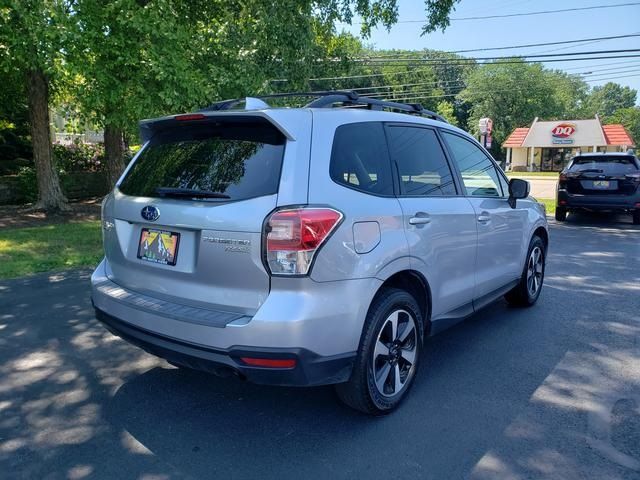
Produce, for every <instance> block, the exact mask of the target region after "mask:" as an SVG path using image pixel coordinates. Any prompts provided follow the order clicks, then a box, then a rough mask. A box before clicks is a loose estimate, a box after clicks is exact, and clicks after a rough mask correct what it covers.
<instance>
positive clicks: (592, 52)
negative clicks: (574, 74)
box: [352, 48, 640, 64]
mask: <svg viewBox="0 0 640 480" xmlns="http://www.w3.org/2000/svg"><path fill="white" fill-rule="evenodd" d="M633 52H640V48H626V49H621V50H587V51H583V52H569V53H548V54H547V53H543V54H537V55H508V56H502V57H462V58H456V59H446V58H402V57H362V58H356V59H352V60H355V61H358V62H361V63H364V62H371V63H377V62H407V61H411V62H420V63H431V62H443V61H444V62H448V63H453V64H455V63H458V62H463V61H464V62H474V61H478V60H505V59H513V58H514V57H515V58H542V57H552V58H555V57H573V56H577V55H603V54H612V53H633ZM378 58H380V59H381V60H377V59H378ZM542 61H544V60H542Z"/></svg>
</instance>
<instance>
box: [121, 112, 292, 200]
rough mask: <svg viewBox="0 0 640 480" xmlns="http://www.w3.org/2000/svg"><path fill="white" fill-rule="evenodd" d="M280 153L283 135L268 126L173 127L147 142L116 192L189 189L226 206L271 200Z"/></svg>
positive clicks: (211, 124) (277, 178) (152, 193)
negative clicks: (266, 197) (215, 195)
mask: <svg viewBox="0 0 640 480" xmlns="http://www.w3.org/2000/svg"><path fill="white" fill-rule="evenodd" d="M284 148H285V138H284V136H283V135H282V134H281V133H280V132H279V131H278V130H277V129H276V128H275V127H273V126H272V125H271V124H269V123H268V122H266V121H261V122H255V123H251V122H242V123H231V122H221V121H216V122H204V123H202V124H200V123H198V124H189V125H184V126H177V127H176V128H174V129H171V130H169V131H164V132H162V133H159V134H156V135H155V136H154V137H153V138H152V139H151V141H150V142H149V144H148V145H147V146H146V147H145V148H144V149H143V150H142V151H141V152H140V154H139V156H138V158H137V159H136V162H135V164H134V165H133V167H132V168H131V169H130V170H129V172H128V173H127V175H126V177H125V178H124V180H123V181H122V183H121V184H120V186H119V189H120V191H121V192H122V193H124V194H125V195H132V196H142V197H158V196H160V195H159V194H158V189H159V188H177V189H191V190H198V191H208V192H216V193H220V194H223V195H225V196H228V197H229V198H225V200H226V201H230V200H231V201H233V200H243V199H248V198H254V197H259V196H263V195H270V194H274V193H277V191H278V184H279V181H280V170H281V167H282V158H283V156H284ZM217 201H220V199H218V200H217Z"/></svg>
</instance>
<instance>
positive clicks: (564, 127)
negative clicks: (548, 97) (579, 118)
mask: <svg viewBox="0 0 640 480" xmlns="http://www.w3.org/2000/svg"><path fill="white" fill-rule="evenodd" d="M575 132H576V126H575V125H574V124H573V123H561V124H559V125H556V126H555V127H553V129H552V130H551V135H552V136H553V143H559V144H569V143H573V139H570V138H569V137H570V136H571V135H573V134H574V133H575Z"/></svg>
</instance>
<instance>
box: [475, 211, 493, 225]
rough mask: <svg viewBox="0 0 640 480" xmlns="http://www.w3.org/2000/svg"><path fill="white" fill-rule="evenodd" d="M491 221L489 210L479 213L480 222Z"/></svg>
mask: <svg viewBox="0 0 640 480" xmlns="http://www.w3.org/2000/svg"><path fill="white" fill-rule="evenodd" d="M490 221H491V215H489V213H488V212H482V213H481V214H480V215H478V222H480V223H487V222H490Z"/></svg>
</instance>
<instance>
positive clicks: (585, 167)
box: [569, 155, 638, 175]
mask: <svg viewBox="0 0 640 480" xmlns="http://www.w3.org/2000/svg"><path fill="white" fill-rule="evenodd" d="M569 171H570V172H592V173H602V174H604V175H624V174H626V173H635V172H637V171H638V163H637V160H636V159H635V158H633V157H630V156H627V155H625V156H623V155H619V156H616V155H603V156H601V157H598V156H593V157H575V158H574V159H573V162H572V163H571V167H569Z"/></svg>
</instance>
